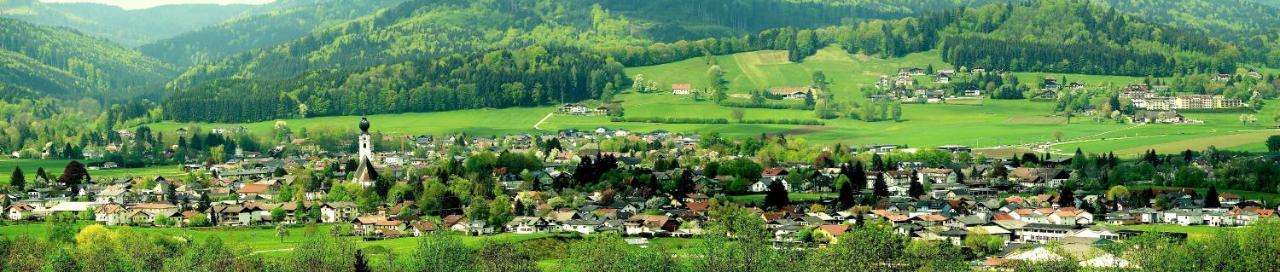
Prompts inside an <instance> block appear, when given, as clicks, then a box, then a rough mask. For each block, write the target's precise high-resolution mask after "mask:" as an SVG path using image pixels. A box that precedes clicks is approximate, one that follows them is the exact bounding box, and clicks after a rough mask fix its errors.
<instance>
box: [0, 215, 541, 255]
mask: <svg viewBox="0 0 1280 272" xmlns="http://www.w3.org/2000/svg"><path fill="white" fill-rule="evenodd" d="M83 225H86V226H87V225H88V224H87V223H85V224H83ZM332 227H333V225H318V226H317V228H316V230H317V233H320V234H327V233H329V229H330V228H332ZM110 228H112V229H119V228H121V227H110ZM132 229H133V230H136V231H140V232H145V233H159V234H164V235H170V236H175V237H185V238H190V239H194V240H198V241H203V240H205V239H209V238H211V237H218V238H219V239H222V240H223V241H224V242H228V244H231V245H234V246H238V247H243V249H244V250H248V251H249V252H251V253H255V254H264V255H266V256H280V255H285V254H287V253H288V252H289V251H290V250H292V249H293V248H294V247H297V246H298V245H299V244H300V243H302V242H303V241H304V240H305V238H306V230H305V228H304V227H300V226H299V227H290V228H289V234H288V235H287V236H285V237H283V238H281V237H278V236H276V230H275V228H274V227H262V228H137V227H135V228H132ZM48 232H49V226H48V225H46V224H39V223H36V224H18V225H8V226H2V227H0V236H9V237H15V236H30V237H40V238H43V237H46V236H48ZM553 236H556V234H548V233H538V234H513V233H503V234H497V235H490V236H462V242H463V244H464V245H466V246H468V247H473V248H479V247H480V246H483V245H484V244H485V243H515V242H521V241H527V240H534V239H541V238H547V237H553ZM358 243H359V244H358V247H360V248H368V247H375V246H376V247H381V248H385V249H388V250H390V252H392V253H395V254H398V255H403V254H408V253H411V252H413V250H414V247H416V246H417V245H418V244H417V243H418V239H415V238H411V237H406V238H399V239H387V240H375V241H359V242H358Z"/></svg>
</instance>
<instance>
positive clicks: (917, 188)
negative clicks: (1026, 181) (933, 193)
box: [907, 179, 924, 199]
mask: <svg viewBox="0 0 1280 272" xmlns="http://www.w3.org/2000/svg"><path fill="white" fill-rule="evenodd" d="M907 195H910V196H911V197H912V198H916V199H919V198H920V196H923V195H924V185H921V184H920V182H919V181H916V180H915V179H911V187H909V188H907Z"/></svg>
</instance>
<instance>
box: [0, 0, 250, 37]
mask: <svg viewBox="0 0 1280 272" xmlns="http://www.w3.org/2000/svg"><path fill="white" fill-rule="evenodd" d="M251 8H253V6H248V5H170V6H159V7H155V8H149V9H140V10H125V9H121V8H119V7H115V6H109V5H101V4H89V3H43V2H40V1H39V0H0V17H7V18H13V19H19V20H23V21H26V22H30V23H34V24H38V25H44V26H65V27H70V28H72V29H76V30H79V31H80V32H83V33H85V34H88V35H91V36H96V37H103V38H107V39H108V40H111V41H114V42H117V43H120V44H123V45H125V46H127V47H135V46H139V45H142V44H145V43H149V42H152V41H156V40H160V39H165V38H169V37H173V36H177V35H178V34H181V33H184V32H188V31H192V30H196V29H199V28H201V27H205V26H208V25H212V24H216V23H218V22H221V21H224V20H227V19H228V18H231V17H234V16H236V15H239V14H241V13H242V12H245V11H248V10H250V9H251Z"/></svg>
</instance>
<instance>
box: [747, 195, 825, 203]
mask: <svg viewBox="0 0 1280 272" xmlns="http://www.w3.org/2000/svg"><path fill="white" fill-rule="evenodd" d="M764 196H765V195H764V194H751V195H736V196H729V201H733V202H737V203H752V202H754V203H764ZM836 197H838V195H836V193H789V194H787V198H788V199H789V200H791V202H803V201H817V200H818V199H822V198H826V199H834V198H836Z"/></svg>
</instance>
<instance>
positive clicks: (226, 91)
mask: <svg viewBox="0 0 1280 272" xmlns="http://www.w3.org/2000/svg"><path fill="white" fill-rule="evenodd" d="M752 1H767V0H742V1H738V2H743V3H751V2H752ZM904 1H905V0H904ZM587 2H589V1H585V0H581V1H579V0H574V1H549V0H527V1H524V2H520V3H518V4H514V5H513V4H511V3H510V2H503V1H494V2H475V1H461V0H454V1H448V0H446V1H438V0H437V1H426V0H417V1H409V2H404V3H401V4H399V5H396V6H394V7H391V8H388V9H385V10H382V11H379V12H377V13H376V14H374V15H372V16H367V17H361V18H359V19H356V20H353V21H350V22H346V23H341V24H337V25H334V26H331V27H327V28H323V29H320V30H317V31H315V32H312V33H311V34H308V35H306V36H304V37H302V38H299V39H296V40H293V41H289V42H286V43H283V44H280V45H278V46H274V47H270V48H266V49H258V50H251V51H249V52H246V53H242V54H237V55H234V56H232V57H229V58H226V59H224V60H222V61H218V62H212V63H206V64H197V65H195V66H193V67H192V68H191V69H188V70H187V71H186V72H184V73H183V74H182V75H181V76H179V77H177V78H176V79H174V80H172V81H170V82H169V84H168V86H167V87H168V88H169V89H170V90H172V91H173V93H171V94H170V95H169V99H167V100H166V102H165V107H164V108H165V110H166V112H165V113H166V117H168V118H172V119H177V120H182V121H249V120H267V119H271V118H280V117H293V116H300V115H303V116H305V115H340V114H368V113H387V112H403V111H435V110H451V109H462V108H475V107H509V106H524V105H546V104H551V103H564V102H574V101H579V100H582V99H594V98H601V97H607V96H609V95H611V94H612V93H614V92H616V91H618V90H621V89H624V88H625V86H629V85H626V84H628V82H627V81H628V80H627V79H626V78H624V76H623V75H622V74H621V66H623V65H647V64H655V63H663V62H669V61H675V60H679V59H683V58H689V57H696V56H701V55H703V54H723V53H731V52H741V51H749V50H760V49H787V50H788V51H790V52H792V53H793V54H792V59H793V61H799V60H801V59H802V58H803V56H805V55H808V54H812V53H813V52H814V51H816V49H817V48H821V47H822V46H825V45H827V44H830V43H838V44H839V45H841V46H843V47H844V48H846V49H847V50H849V51H850V52H863V53H868V54H881V55H888V56H900V55H903V54H906V53H910V52H919V51H925V50H931V49H934V48H937V47H939V46H941V47H942V49H943V51H944V54H943V55H944V58H945V59H946V60H948V61H950V62H952V63H955V64H957V65H960V66H970V67H987V68H994V69H1002V70H1018V71H1044V72H1066V73H1087V74H1115V75H1139V76H1146V75H1161V76H1164V75H1171V74H1173V73H1194V72H1217V71H1223V72H1225V71H1230V70H1232V69H1234V65H1235V63H1236V61H1238V60H1240V58H1241V56H1240V53H1239V50H1238V48H1237V47H1235V46H1234V45H1232V44H1231V43H1228V42H1223V41H1219V40H1215V39H1211V38H1208V37H1206V36H1205V35H1202V33H1200V32H1198V31H1184V30H1180V29H1177V28H1173V27H1169V26H1165V25H1160V24H1156V23H1151V22H1147V21H1144V20H1141V19H1137V18H1136V17H1134V16H1130V15H1126V14H1123V13H1120V12H1118V11H1116V10H1114V9H1110V8H1105V7H1100V6H1093V5H1090V4H1089V3H1088V1H1085V0H1046V1H1034V2H1024V3H1015V4H992V5H986V6H982V7H977V8H958V9H949V10H946V11H944V12H931V13H927V14H925V15H921V16H917V17H909V18H905V19H894V20H869V21H868V20H863V19H856V18H841V19H834V17H832V18H824V17H823V16H822V15H821V14H825V13H823V12H820V11H813V12H816V14H818V15H815V16H811V17H805V18H808V19H796V18H795V17H796V16H795V15H794V14H792V13H789V11H788V10H789V9H795V11H796V12H800V11H804V10H807V9H809V8H810V7H811V6H810V5H827V6H826V7H828V8H832V9H837V10H838V9H839V8H840V7H842V5H853V3H857V2H860V1H826V2H822V1H794V2H791V1H788V2H786V3H794V5H795V6H786V5H784V6H780V7H779V8H777V11H776V12H771V11H763V10H754V11H752V12H758V13H761V14H759V16H756V18H757V21H754V22H740V21H738V20H735V19H729V18H740V17H742V16H748V15H746V14H741V13H740V12H743V11H741V10H735V9H713V8H708V9H703V10H704V12H708V14H709V15H708V16H698V14H697V13H689V12H688V11H686V12H676V13H667V14H671V16H669V18H671V19H670V20H667V22H687V23H685V25H687V26H694V25H703V26H706V25H713V26H715V27H719V28H723V29H731V31H735V32H742V33H748V32H746V31H748V30H753V29H754V28H761V27H767V26H769V25H770V24H779V25H784V26H786V25H789V24H793V25H810V24H811V25H823V24H824V23H823V21H826V20H839V21H842V22H843V23H834V22H827V24H835V25H839V26H826V27H821V28H816V29H800V28H795V27H790V26H787V27H785V28H769V29H764V30H762V31H760V32H755V33H754V34H750V35H733V36H730V37H722V38H718V39H706V40H699V41H695V42H686V41H679V42H673V43H658V44H655V39H660V38H661V37H654V36H651V35H649V34H646V33H650V32H649V31H653V27H655V26H658V25H660V24H658V23H655V22H660V21H661V20H659V19H661V18H662V17H660V16H657V15H636V17H631V16H628V15H627V14H653V12H652V11H650V12H642V11H646V10H652V9H655V8H656V7H655V6H661V5H667V6H671V5H677V4H676V3H671V2H664V1H651V2H647V3H653V5H655V6H647V5H636V4H634V3H631V4H628V3H629V2H625V1H603V2H602V3H592V4H587ZM738 2H725V3H726V5H732V4H734V3H738ZM941 2H947V3H952V2H949V1H941ZM814 3H827V4H814ZM831 3H837V4H831ZM628 5H630V6H628ZM698 5H706V4H705V3H703V2H700V1H694V2H690V3H687V4H685V5H684V6H680V8H677V9H686V10H688V9H692V10H699V9H697V8H696V7H698ZM762 5H763V4H762ZM766 6H767V5H766ZM607 7H614V8H617V10H614V9H610V8H607ZM846 11H847V10H846ZM714 18H725V19H714ZM807 20H812V21H807ZM715 27H710V28H715ZM500 64H507V65H511V66H515V67H521V70H512V68H511V67H503V66H502V65H500ZM424 78H426V79H436V80H423V79H424ZM493 98H497V99H493ZM250 109H253V110H250Z"/></svg>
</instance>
